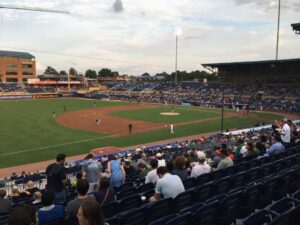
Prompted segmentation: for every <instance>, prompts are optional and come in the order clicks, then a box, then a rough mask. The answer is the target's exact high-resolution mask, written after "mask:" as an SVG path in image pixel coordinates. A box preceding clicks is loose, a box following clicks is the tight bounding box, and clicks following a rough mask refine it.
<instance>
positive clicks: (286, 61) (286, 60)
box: [202, 58, 300, 68]
mask: <svg viewBox="0 0 300 225" xmlns="http://www.w3.org/2000/svg"><path fill="white" fill-rule="evenodd" d="M283 63H300V58H296V59H279V60H263V61H244V62H226V63H206V64H202V66H204V67H205V68H208V67H211V68H219V67H233V66H239V65H245V66H251V65H257V64H268V65H271V66H274V65H276V64H283Z"/></svg>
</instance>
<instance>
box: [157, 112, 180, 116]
mask: <svg viewBox="0 0 300 225" xmlns="http://www.w3.org/2000/svg"><path fill="white" fill-rule="evenodd" d="M160 115H163V116H179V115H180V113H177V112H162V113H160Z"/></svg>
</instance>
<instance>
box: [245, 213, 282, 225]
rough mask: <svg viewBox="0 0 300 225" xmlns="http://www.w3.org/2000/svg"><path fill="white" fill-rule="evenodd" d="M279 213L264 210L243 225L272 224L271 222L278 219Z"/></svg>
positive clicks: (249, 218)
mask: <svg viewBox="0 0 300 225" xmlns="http://www.w3.org/2000/svg"><path fill="white" fill-rule="evenodd" d="M278 216H279V215H278V214H277V213H274V212H271V211H269V210H262V211H259V212H257V213H255V214H253V215H251V216H250V217H248V218H247V219H246V220H245V221H244V222H243V225H265V224H270V222H271V221H272V220H273V219H275V218H276V217H278Z"/></svg>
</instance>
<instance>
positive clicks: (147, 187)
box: [137, 183, 154, 193]
mask: <svg viewBox="0 0 300 225" xmlns="http://www.w3.org/2000/svg"><path fill="white" fill-rule="evenodd" d="M153 189H154V185H153V184H152V183H148V184H143V185H141V186H139V187H138V188H137V192H138V193H143V192H146V191H150V190H153Z"/></svg>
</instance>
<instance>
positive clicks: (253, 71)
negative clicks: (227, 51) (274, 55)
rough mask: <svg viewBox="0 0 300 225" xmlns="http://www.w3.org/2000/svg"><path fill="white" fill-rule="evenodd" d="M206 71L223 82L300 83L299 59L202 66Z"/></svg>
mask: <svg viewBox="0 0 300 225" xmlns="http://www.w3.org/2000/svg"><path fill="white" fill-rule="evenodd" d="M202 66H203V67H205V68H206V69H208V70H210V71H212V72H217V73H218V75H219V76H221V77H222V79H225V80H224V81H226V82H227V81H228V82H231V81H234V82H248V81H250V80H256V81H262V80H264V81H265V82H287V83H291V82H296V83H300V58H296V59H281V60H264V61H244V62H227V63H206V64H202Z"/></svg>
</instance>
